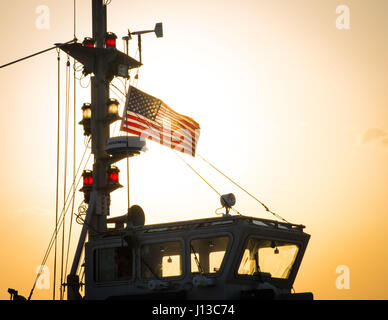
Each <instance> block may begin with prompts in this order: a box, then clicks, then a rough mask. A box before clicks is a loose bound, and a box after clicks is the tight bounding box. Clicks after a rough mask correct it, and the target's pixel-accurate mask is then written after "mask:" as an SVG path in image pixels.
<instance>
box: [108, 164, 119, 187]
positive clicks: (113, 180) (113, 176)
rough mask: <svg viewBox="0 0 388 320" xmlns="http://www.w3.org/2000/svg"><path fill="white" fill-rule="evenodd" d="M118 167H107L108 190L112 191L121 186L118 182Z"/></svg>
mask: <svg viewBox="0 0 388 320" xmlns="http://www.w3.org/2000/svg"><path fill="white" fill-rule="evenodd" d="M119 172H120V170H119V168H117V167H115V166H111V167H110V168H109V169H108V172H107V174H108V177H107V178H108V185H107V187H108V191H109V192H112V191H114V190H116V189H117V188H122V185H121V184H120V183H119Z"/></svg>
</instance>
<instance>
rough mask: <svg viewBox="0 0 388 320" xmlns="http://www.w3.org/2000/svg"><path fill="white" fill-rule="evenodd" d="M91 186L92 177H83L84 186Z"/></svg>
mask: <svg viewBox="0 0 388 320" xmlns="http://www.w3.org/2000/svg"><path fill="white" fill-rule="evenodd" d="M92 184H93V177H92V176H89V175H87V176H85V177H84V186H91V185H92Z"/></svg>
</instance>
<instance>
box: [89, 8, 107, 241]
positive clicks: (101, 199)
mask: <svg viewBox="0 0 388 320" xmlns="http://www.w3.org/2000/svg"><path fill="white" fill-rule="evenodd" d="M92 6H93V38H94V39H95V40H96V47H97V48H103V47H104V42H105V35H106V32H107V27H106V25H107V21H106V20H107V19H106V6H105V5H104V3H103V0H93V2H92ZM97 52H98V51H97ZM106 72H107V62H106V59H104V57H103V56H102V54H99V53H97V54H96V69H95V72H94V77H92V80H91V107H92V117H91V134H92V153H93V155H94V165H93V191H96V206H95V212H94V214H93V216H92V221H91V225H92V227H93V230H95V231H96V232H97V233H100V232H104V231H106V216H107V215H108V214H109V193H108V192H107V188H106V183H107V169H108V162H107V159H108V155H107V154H106V152H105V148H106V143H107V141H108V138H109V124H108V123H107V122H106V121H104V120H105V119H106V117H107V113H108V110H107V105H106V103H107V101H108V99H109V83H108V81H107V79H106ZM94 233H95V232H94V231H91V230H89V234H90V235H91V236H93V234H94Z"/></svg>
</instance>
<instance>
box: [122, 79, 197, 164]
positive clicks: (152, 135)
mask: <svg viewBox="0 0 388 320" xmlns="http://www.w3.org/2000/svg"><path fill="white" fill-rule="evenodd" d="M121 131H126V132H129V133H131V134H135V135H138V136H142V137H144V138H147V139H150V140H152V141H155V142H159V143H160V144H162V145H165V146H168V147H170V148H171V149H174V150H176V151H180V152H183V153H187V154H190V155H192V156H193V157H194V156H195V149H196V146H197V142H198V138H199V131H200V126H199V124H198V123H197V122H195V121H194V120H193V119H191V118H190V117H187V116H184V115H181V114H179V113H177V112H175V111H174V110H172V109H171V108H170V107H169V106H167V105H166V104H165V103H164V102H163V101H162V100H160V99H157V98H155V97H153V96H151V95H149V94H147V93H144V92H142V91H140V90H139V89H137V88H135V87H132V86H130V87H129V90H128V93H127V100H126V103H125V109H124V114H123V120H122V122H121Z"/></svg>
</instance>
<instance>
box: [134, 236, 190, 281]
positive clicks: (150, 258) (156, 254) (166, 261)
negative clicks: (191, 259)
mask: <svg viewBox="0 0 388 320" xmlns="http://www.w3.org/2000/svg"><path fill="white" fill-rule="evenodd" d="M141 265H142V268H141V275H142V278H153V279H160V278H164V277H178V276H180V275H182V245H181V243H180V242H179V241H173V242H161V243H153V244H146V245H143V246H142V249H141Z"/></svg>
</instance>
